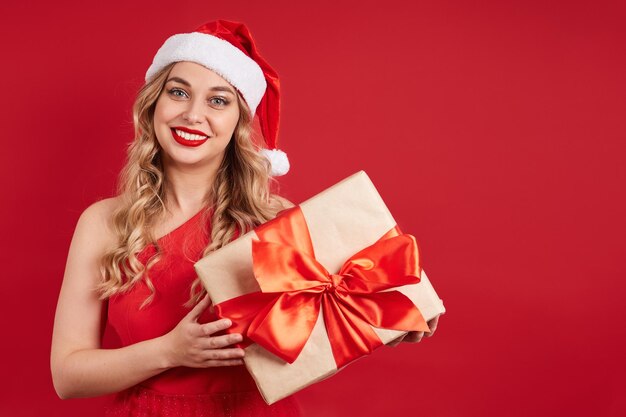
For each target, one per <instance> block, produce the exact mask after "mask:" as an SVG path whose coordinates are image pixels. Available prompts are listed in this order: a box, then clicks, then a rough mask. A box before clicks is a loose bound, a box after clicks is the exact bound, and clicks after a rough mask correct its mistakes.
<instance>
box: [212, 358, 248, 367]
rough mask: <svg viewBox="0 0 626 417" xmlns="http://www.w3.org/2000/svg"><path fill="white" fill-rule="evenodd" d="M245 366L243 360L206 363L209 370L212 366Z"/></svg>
mask: <svg viewBox="0 0 626 417" xmlns="http://www.w3.org/2000/svg"><path fill="white" fill-rule="evenodd" d="M237 365H243V359H229V360H225V361H224V360H214V359H210V360H208V361H206V362H204V366H206V367H207V368H208V367H210V366H237Z"/></svg>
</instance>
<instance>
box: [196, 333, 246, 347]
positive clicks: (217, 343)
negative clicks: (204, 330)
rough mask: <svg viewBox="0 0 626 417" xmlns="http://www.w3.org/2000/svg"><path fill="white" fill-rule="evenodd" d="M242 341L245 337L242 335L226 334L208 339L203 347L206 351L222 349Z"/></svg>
mask: <svg viewBox="0 0 626 417" xmlns="http://www.w3.org/2000/svg"><path fill="white" fill-rule="evenodd" d="M242 340H243V337H242V336H241V334H240V333H233V334H225V335H222V336H215V337H208V338H206V340H205V341H204V342H203V343H202V344H201V346H202V348H204V349H220V348H223V347H225V346H229V345H232V344H233V343H238V342H241V341H242Z"/></svg>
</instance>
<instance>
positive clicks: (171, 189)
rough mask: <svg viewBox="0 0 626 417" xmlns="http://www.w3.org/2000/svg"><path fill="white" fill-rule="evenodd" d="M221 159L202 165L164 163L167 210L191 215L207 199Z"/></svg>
mask: <svg viewBox="0 0 626 417" xmlns="http://www.w3.org/2000/svg"><path fill="white" fill-rule="evenodd" d="M220 163H221V160H219V161H215V163H210V164H207V165H205V166H202V167H198V166H190V165H185V164H176V163H167V164H164V167H163V171H164V175H165V198H166V203H165V204H166V207H167V210H168V211H169V212H170V213H172V214H176V213H181V214H183V215H184V216H191V215H193V214H195V213H197V212H198V211H199V210H200V208H201V207H202V206H203V205H204V204H205V202H206V201H207V199H208V197H209V194H210V192H211V187H212V186H213V182H214V181H215V177H216V175H217V170H218V168H219V165H220Z"/></svg>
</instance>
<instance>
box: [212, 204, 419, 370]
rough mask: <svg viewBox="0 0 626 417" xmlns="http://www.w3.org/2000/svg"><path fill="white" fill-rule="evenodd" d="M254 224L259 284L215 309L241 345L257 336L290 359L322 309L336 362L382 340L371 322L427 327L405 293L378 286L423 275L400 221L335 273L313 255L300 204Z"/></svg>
mask: <svg viewBox="0 0 626 417" xmlns="http://www.w3.org/2000/svg"><path fill="white" fill-rule="evenodd" d="M255 232H256V234H257V235H258V236H259V239H260V240H253V241H252V259H253V268H254V275H255V277H256V279H257V281H258V283H259V286H260V287H261V291H262V292H255V293H251V294H245V295H242V296H239V297H235V298H232V299H230V300H227V301H224V302H222V303H219V304H216V305H215V306H214V307H215V311H216V313H217V315H218V316H220V317H228V318H230V319H231V320H232V322H233V325H232V326H231V327H230V328H229V329H228V333H241V334H243V335H244V338H245V339H244V342H243V343H241V344H240V346H241V347H245V346H247V345H249V344H250V343H252V341H254V342H256V343H258V344H259V345H261V346H262V347H264V348H265V349H267V350H268V351H270V352H272V353H274V354H275V355H277V356H278V357H280V358H282V359H283V360H285V361H287V362H289V363H293V362H294V361H295V360H296V358H297V357H298V355H299V354H300V352H301V351H302V349H303V348H304V345H305V344H306V342H307V340H308V338H309V336H310V335H311V332H312V330H313V326H314V325H315V323H316V321H317V319H318V316H319V314H320V309H321V310H322V311H323V314H324V323H325V326H326V331H327V334H328V337H329V340H330V345H331V348H332V352H333V356H334V358H335V362H336V363H337V368H341V367H342V366H344V365H346V364H348V363H349V362H351V361H352V360H354V359H356V358H358V357H360V356H363V355H366V354H369V353H371V352H372V351H373V350H374V349H376V348H377V347H379V346H381V345H382V342H381V340H380V339H379V338H378V336H377V335H376V333H375V332H374V331H373V330H372V328H371V326H374V327H379V328H385V329H395V330H403V331H429V329H428V325H427V324H426V321H425V320H424V318H423V317H422V315H421V313H420V312H419V310H418V309H417V307H416V306H415V305H414V304H413V303H412V302H411V301H410V300H409V299H408V298H407V297H406V296H405V295H404V294H402V293H400V292H399V291H383V290H387V289H390V288H394V287H399V286H402V285H407V284H416V283H418V282H419V281H420V266H419V258H418V248H417V243H416V241H415V238H414V237H413V236H411V235H407V234H401V233H400V231H399V229H398V227H397V226H396V227H394V228H393V229H391V230H390V231H389V232H387V233H386V234H385V235H384V236H382V237H381V238H380V239H379V240H378V241H377V242H375V243H374V244H373V245H371V246H369V247H367V248H365V249H363V250H361V251H360V252H358V253H356V254H355V255H353V256H352V257H350V258H349V259H348V260H347V261H346V262H345V263H344V264H343V266H342V267H341V269H340V271H339V273H337V274H331V273H329V272H328V271H327V270H326V269H325V268H324V266H322V265H321V264H320V263H319V262H318V261H317V260H316V259H315V254H314V252H313V244H312V242H311V237H310V235H309V231H308V227H307V224H306V220H305V218H304V215H303V214H302V211H301V210H300V207H298V206H296V207H293V208H291V209H288V210H285V211H284V212H282V213H281V215H280V216H279V217H277V218H275V219H274V220H272V221H270V222H268V223H265V224H263V225H261V226H259V227H257V229H255ZM381 291H383V292H381ZM246 336H247V338H246Z"/></svg>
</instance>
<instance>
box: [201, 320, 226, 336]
mask: <svg viewBox="0 0 626 417" xmlns="http://www.w3.org/2000/svg"><path fill="white" fill-rule="evenodd" d="M232 325H233V322H232V321H230V319H221V320H216V321H212V322H210V323H205V324H202V325H201V326H198V328H199V329H200V330H199V334H198V336H210V335H212V334H213V333H217V332H219V331H221V330H224V329H228V328H229V327H230V326H232Z"/></svg>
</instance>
